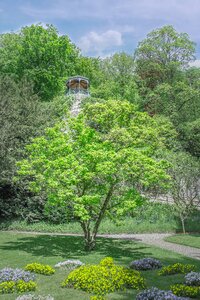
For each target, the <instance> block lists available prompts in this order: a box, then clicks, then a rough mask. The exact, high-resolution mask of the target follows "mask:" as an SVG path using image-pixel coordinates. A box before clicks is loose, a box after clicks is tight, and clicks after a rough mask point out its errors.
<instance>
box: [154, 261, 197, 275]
mask: <svg viewBox="0 0 200 300" xmlns="http://www.w3.org/2000/svg"><path fill="white" fill-rule="evenodd" d="M195 269H196V267H195V266H194V265H187V264H186V265H184V264H181V263H176V264H173V265H169V266H166V267H163V268H162V269H161V270H160V271H159V272H158V274H159V275H164V276H165V275H173V274H186V273H189V272H191V271H195Z"/></svg>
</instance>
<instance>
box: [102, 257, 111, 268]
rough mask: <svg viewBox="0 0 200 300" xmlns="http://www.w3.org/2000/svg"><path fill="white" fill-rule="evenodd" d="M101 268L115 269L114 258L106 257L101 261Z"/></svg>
mask: <svg viewBox="0 0 200 300" xmlns="http://www.w3.org/2000/svg"><path fill="white" fill-rule="evenodd" d="M100 266H103V267H113V266H114V260H113V258H112V257H109V256H108V257H105V258H103V259H102V260H101V261H100Z"/></svg>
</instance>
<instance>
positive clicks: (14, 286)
mask: <svg viewBox="0 0 200 300" xmlns="http://www.w3.org/2000/svg"><path fill="white" fill-rule="evenodd" d="M36 287H37V284H36V283H35V282H34V281H32V280H31V281H29V282H26V281H24V280H18V281H17V282H14V281H5V282H2V283H0V294H10V293H15V292H17V293H24V292H29V291H35V290H36Z"/></svg>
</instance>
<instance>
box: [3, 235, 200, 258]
mask: <svg viewBox="0 0 200 300" xmlns="http://www.w3.org/2000/svg"><path fill="white" fill-rule="evenodd" d="M5 232H8V231H5ZM9 232H14V233H25V234H36V235H38V234H41V235H64V236H82V235H81V234H70V233H49V232H29V231H9ZM171 235H172V234H171V233H144V234H99V235H98V237H105V238H115V239H125V240H134V241H136V242H142V243H144V244H148V245H152V246H156V247H159V248H163V249H167V250H171V251H174V252H177V253H179V254H182V255H184V256H187V257H191V258H194V259H198V260H200V249H198V248H193V247H189V246H184V245H178V244H174V243H169V242H166V241H164V238H166V237H168V236H171Z"/></svg>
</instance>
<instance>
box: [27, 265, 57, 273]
mask: <svg viewBox="0 0 200 300" xmlns="http://www.w3.org/2000/svg"><path fill="white" fill-rule="evenodd" d="M25 270H27V271H30V272H34V273H38V274H43V275H52V274H54V273H55V270H54V269H53V268H52V267H51V266H49V265H42V264H39V263H32V264H28V265H26V267H25Z"/></svg>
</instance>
